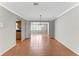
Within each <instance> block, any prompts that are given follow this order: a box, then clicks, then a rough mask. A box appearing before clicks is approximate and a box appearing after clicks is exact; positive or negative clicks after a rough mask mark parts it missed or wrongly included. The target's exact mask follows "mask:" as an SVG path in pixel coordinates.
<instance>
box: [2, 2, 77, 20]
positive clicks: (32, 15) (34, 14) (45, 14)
mask: <svg viewBox="0 0 79 59" xmlns="http://www.w3.org/2000/svg"><path fill="white" fill-rule="evenodd" d="M1 4H2V5H4V6H5V7H7V8H8V9H9V10H11V11H14V12H15V13H16V14H18V15H20V16H21V17H22V18H24V19H26V20H39V19H40V15H42V17H41V18H42V19H43V20H52V19H53V17H57V16H58V15H60V14H61V13H63V12H65V11H66V10H67V9H69V8H71V7H72V6H73V5H75V4H76V2H39V5H37V6H34V5H33V2H2V3H1Z"/></svg>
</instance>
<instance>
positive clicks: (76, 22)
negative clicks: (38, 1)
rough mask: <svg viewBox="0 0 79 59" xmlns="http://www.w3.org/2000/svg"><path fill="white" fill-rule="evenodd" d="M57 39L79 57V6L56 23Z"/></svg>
mask: <svg viewBox="0 0 79 59" xmlns="http://www.w3.org/2000/svg"><path fill="white" fill-rule="evenodd" d="M55 38H56V39H57V40H58V41H60V42H61V43H62V44H64V45H65V46H66V47H68V48H69V49H71V50H72V51H74V52H75V53H77V54H78V55H79V6H78V7H75V8H73V9H72V10H70V11H69V12H67V13H66V14H64V15H63V16H62V17H60V18H59V19H58V20H56V21H55Z"/></svg>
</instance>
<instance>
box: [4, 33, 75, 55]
mask: <svg viewBox="0 0 79 59" xmlns="http://www.w3.org/2000/svg"><path fill="white" fill-rule="evenodd" d="M3 56H76V54H75V53H73V52H72V51H70V50H69V49H68V48H66V47H64V46H63V45H62V44H61V43H59V42H58V41H57V40H55V39H49V37H48V35H47V34H46V33H42V34H41V33H39V34H36V33H33V34H32V35H31V39H26V40H24V41H23V42H20V41H19V40H18V43H17V44H16V46H15V47H14V48H12V49H11V50H9V51H8V52H6V53H5V54H3Z"/></svg>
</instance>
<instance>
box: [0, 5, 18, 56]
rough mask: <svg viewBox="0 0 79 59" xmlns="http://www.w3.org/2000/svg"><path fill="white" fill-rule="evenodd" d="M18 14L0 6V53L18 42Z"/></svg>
mask: <svg viewBox="0 0 79 59" xmlns="http://www.w3.org/2000/svg"><path fill="white" fill-rule="evenodd" d="M16 18H17V17H16V16H15V15H14V14H12V13H11V12H9V11H8V10H6V9H4V8H2V7H0V55H2V54H3V53H4V52H6V51H7V50H9V49H10V48H12V47H13V46H15V44H16V35H15V34H16Z"/></svg>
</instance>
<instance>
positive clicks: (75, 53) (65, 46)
mask: <svg viewBox="0 0 79 59" xmlns="http://www.w3.org/2000/svg"><path fill="white" fill-rule="evenodd" d="M57 41H58V42H60V43H61V44H63V45H64V46H65V47H66V48H68V49H69V50H71V51H72V52H74V53H75V54H77V55H78V56H79V53H78V52H76V51H74V50H73V49H71V48H70V47H68V46H67V45H65V44H64V43H63V42H61V41H60V40H57Z"/></svg>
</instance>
